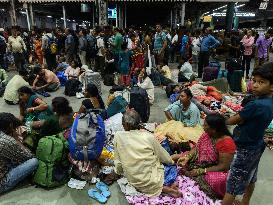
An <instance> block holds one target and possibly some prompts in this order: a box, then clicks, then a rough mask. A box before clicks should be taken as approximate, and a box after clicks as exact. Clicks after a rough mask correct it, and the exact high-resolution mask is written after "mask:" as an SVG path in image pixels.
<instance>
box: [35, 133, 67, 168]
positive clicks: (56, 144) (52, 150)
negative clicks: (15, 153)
mask: <svg viewBox="0 0 273 205" xmlns="http://www.w3.org/2000/svg"><path fill="white" fill-rule="evenodd" d="M65 150H68V144H67V142H66V141H64V140H63V139H61V138H60V136H57V135H53V136H48V137H43V138H41V139H40V140H39V143H38V147H37V150H36V156H37V158H38V159H39V160H42V161H43V162H51V163H54V162H59V161H61V160H62V158H63V155H64V154H65V153H64V152H65Z"/></svg>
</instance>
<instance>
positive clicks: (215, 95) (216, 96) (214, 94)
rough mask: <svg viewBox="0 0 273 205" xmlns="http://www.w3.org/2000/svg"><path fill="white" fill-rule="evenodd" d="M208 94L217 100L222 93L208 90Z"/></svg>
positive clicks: (220, 98) (219, 99) (220, 99)
mask: <svg viewBox="0 0 273 205" xmlns="http://www.w3.org/2000/svg"><path fill="white" fill-rule="evenodd" d="M208 95H209V96H211V97H213V98H215V99H216V100H218V101H222V94H221V93H219V92H218V91H210V92H208Z"/></svg>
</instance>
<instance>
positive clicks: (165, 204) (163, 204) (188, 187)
mask: <svg viewBox="0 0 273 205" xmlns="http://www.w3.org/2000/svg"><path fill="white" fill-rule="evenodd" d="M176 183H178V186H179V190H180V191H181V192H182V193H183V197H181V198H172V197H170V196H163V195H160V196H154V197H148V196H146V195H145V194H141V193H139V192H137V191H136V190H135V189H134V188H133V187H132V186H130V185H128V184H126V185H125V186H124V184H122V183H119V181H118V184H119V185H120V187H121V191H122V192H123V193H124V194H125V197H126V199H127V201H128V202H129V204H134V205H146V204H147V205H174V204H183V205H192V204H206V205H220V204H221V202H220V201H215V202H214V201H213V200H212V199H210V198H209V197H208V196H207V195H206V194H205V193H204V192H202V191H201V190H200V188H199V186H198V185H197V183H196V182H195V181H193V180H192V179H190V178H188V177H185V176H179V177H177V179H176Z"/></svg>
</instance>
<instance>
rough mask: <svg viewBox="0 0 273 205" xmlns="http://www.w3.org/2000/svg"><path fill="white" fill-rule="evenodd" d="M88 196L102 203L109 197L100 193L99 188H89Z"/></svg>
mask: <svg viewBox="0 0 273 205" xmlns="http://www.w3.org/2000/svg"><path fill="white" fill-rule="evenodd" d="M88 196H89V197H91V198H92V199H95V200H97V201H98V202H100V203H102V204H104V203H105V202H106V201H107V198H106V197H105V196H103V195H102V194H101V193H99V191H98V190H97V189H89V190H88Z"/></svg>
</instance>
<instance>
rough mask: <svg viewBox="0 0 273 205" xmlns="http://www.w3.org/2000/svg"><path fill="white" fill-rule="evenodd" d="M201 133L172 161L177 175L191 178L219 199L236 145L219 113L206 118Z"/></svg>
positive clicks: (224, 187)
mask: <svg viewBox="0 0 273 205" xmlns="http://www.w3.org/2000/svg"><path fill="white" fill-rule="evenodd" d="M204 131H205V133H204V134H203V135H202V136H201V137H200V139H199V141H198V142H197V144H196V146H195V147H194V148H193V149H192V150H191V151H189V152H187V153H183V154H182V155H180V156H179V155H174V156H173V160H178V161H177V163H178V165H179V166H181V174H182V175H186V176H188V177H191V178H193V179H194V180H195V181H196V182H197V183H198V184H199V186H200V188H201V189H202V190H203V191H204V192H205V193H206V194H207V195H208V196H210V197H211V198H214V199H216V198H223V196H224V194H225V191H226V181H227V176H228V171H229V167H230V164H231V161H232V159H233V155H234V153H235V150H236V146H235V143H234V141H233V139H232V138H231V137H230V136H231V134H230V132H229V131H228V129H227V127H226V124H225V119H224V117H223V116H221V115H219V114H211V115H208V116H207V117H206V119H205V121H204Z"/></svg>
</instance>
